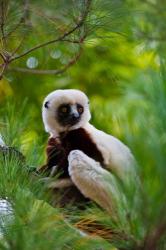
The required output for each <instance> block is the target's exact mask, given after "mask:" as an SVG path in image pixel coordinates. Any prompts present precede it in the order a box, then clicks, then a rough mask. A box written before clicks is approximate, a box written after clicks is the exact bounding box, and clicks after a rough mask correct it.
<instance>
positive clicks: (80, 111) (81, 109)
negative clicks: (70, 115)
mask: <svg viewBox="0 0 166 250" xmlns="http://www.w3.org/2000/svg"><path fill="white" fill-rule="evenodd" d="M77 111H78V113H79V114H82V113H83V111H84V108H83V107H82V106H81V105H80V104H77Z"/></svg>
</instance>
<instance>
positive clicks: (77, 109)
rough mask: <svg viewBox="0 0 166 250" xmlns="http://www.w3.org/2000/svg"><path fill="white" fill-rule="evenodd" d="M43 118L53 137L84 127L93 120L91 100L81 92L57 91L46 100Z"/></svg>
mask: <svg viewBox="0 0 166 250" xmlns="http://www.w3.org/2000/svg"><path fill="white" fill-rule="evenodd" d="M42 116H43V122H44V126H45V130H46V131H47V132H49V133H50V134H51V136H57V135H58V134H59V133H60V132H65V131H69V130H73V129H77V128H80V127H84V126H85V125H86V124H87V123H88V122H89V120H90V118H91V115H90V111H89V100H88V98H87V96H86V95H85V94H84V93H83V92H82V91H80V90H76V89H65V90H61V89H60V90H55V91H53V92H51V93H50V94H49V95H48V96H47V97H46V98H45V99H44V102H43V107H42Z"/></svg>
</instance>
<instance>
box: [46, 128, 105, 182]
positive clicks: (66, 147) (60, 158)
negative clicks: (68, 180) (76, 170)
mask: <svg viewBox="0 0 166 250" xmlns="http://www.w3.org/2000/svg"><path fill="white" fill-rule="evenodd" d="M59 139H60V142H61V143H59V142H58V140H57V139H55V138H50V139H49V141H48V145H47V150H46V151H47V157H48V159H47V166H48V168H51V167H53V166H55V165H58V169H59V170H60V171H62V172H63V174H62V177H63V178H64V177H68V176H69V174H68V155H69V153H70V152H71V151H72V150H76V149H78V150H81V151H83V152H84V153H85V154H86V155H88V156H89V157H91V158H93V159H94V160H96V161H98V162H100V163H101V165H103V164H104V159H103V156H102V154H101V152H100V151H99V150H98V148H97V146H96V144H95V143H94V142H93V141H92V139H91V138H90V135H89V134H88V133H87V132H86V131H85V129H83V128H79V129H75V130H71V131H69V132H68V133H61V134H60V138H59Z"/></svg>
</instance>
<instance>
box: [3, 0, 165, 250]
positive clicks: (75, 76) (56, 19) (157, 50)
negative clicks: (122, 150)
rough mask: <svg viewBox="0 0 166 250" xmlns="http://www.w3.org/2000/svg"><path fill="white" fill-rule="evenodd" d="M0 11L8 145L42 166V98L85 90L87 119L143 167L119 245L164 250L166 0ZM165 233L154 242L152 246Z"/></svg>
mask: <svg viewBox="0 0 166 250" xmlns="http://www.w3.org/2000/svg"><path fill="white" fill-rule="evenodd" d="M0 6H1V9H0V34H1V43H0V55H1V57H0V67H1V68H0V69H1V73H0V75H1V78H2V79H1V80H0V133H1V134H2V137H3V138H4V140H5V142H6V143H7V144H8V145H10V146H17V147H18V148H19V149H20V150H21V151H22V152H23V153H24V154H25V156H26V158H27V161H28V163H29V164H32V165H34V166H36V165H40V164H42V163H43V162H44V158H45V155H44V147H45V145H46V141H47V137H48V135H47V134H46V132H45V131H44V127H43V123H42V119H41V106H42V101H43V99H44V97H45V96H46V95H47V94H48V93H49V92H51V91H53V90H56V89H64V88H76V89H80V90H83V91H84V92H85V93H86V94H87V95H88V96H89V98H90V106H91V111H92V121H91V122H92V123H93V124H94V125H95V126H96V127H97V128H99V129H102V130H104V131H105V132H107V133H110V134H112V135H114V136H116V137H118V138H119V139H121V140H122V141H124V142H125V143H126V144H127V145H128V146H129V147H130V148H131V150H132V152H133V154H134V156H135V158H136V160H137V162H138V165H139V176H140V180H141V185H142V193H141V194H139V195H140V197H139V198H140V201H141V202H140V206H138V207H135V206H134V205H133V206H131V207H132V209H134V211H133V214H131V215H130V216H131V217H130V219H131V221H130V219H129V218H128V217H126V214H123V215H124V217H123V219H124V220H123V222H124V224H123V223H121V225H120V226H119V228H120V229H121V228H122V229H123V230H126V232H127V233H128V234H131V235H132V237H131V238H128V240H124V239H123V240H122V241H124V242H123V244H124V245H123V247H124V248H121V249H127V250H129V249H134V250H136V249H149V250H150V249H151V250H153V249H154V250H155V249H166V248H165V247H166V245H165V244H166V243H165V236H166V213H165V211H166V193H165V176H166V167H165V162H166V132H165V131H166V67H165V64H166V34H165V30H166V1H165V0H145V1H142V0H134V1H130V0H124V1H123V0H115V1H112V0H110V1H107V0H92V1H88V0H62V1H53V0H44V1H42V2H41V1H37V0H34V1H28V0H25V1H21V0H20V1H3V0H1V1H0ZM73 27H76V29H75V30H74V31H73V32H71V33H70V34H69V35H67V36H65V39H63V38H62V37H63V35H64V34H66V32H68V31H69V30H72V29H73ZM57 38H58V39H59V40H58V41H54V42H51V43H50V44H49V45H47V46H41V47H40V46H39V47H40V48H39V49H35V50H34V49H33V48H34V47H35V46H38V45H41V44H43V43H47V42H49V41H52V40H56V39H57ZM31 49H32V50H33V51H31ZM27 51H28V53H27ZM131 207H130V211H131V210H132V209H131ZM121 209H122V210H123V208H121ZM121 215H122V214H121ZM121 219H122V218H121ZM129 221H130V223H129ZM161 222H162V223H161ZM163 225H164V226H163ZM161 228H162V230H161V231H159V232H160V236H158V238H157V240H156V242H157V243H156V242H155V243H154V242H153V241H151V242H150V243H149V241H148V240H147V243H146V239H149V238H150V237H151V232H153V233H154V232H155V230H154V229H156V231H157V229H159V230H160V229H161ZM157 232H158V231H157ZM157 232H156V235H157ZM152 235H153V234H152ZM148 237H149V238H148ZM154 238H155V237H154ZM133 239H134V240H133ZM155 239H156V238H155ZM128 242H129V243H128ZM142 242H143V243H142ZM158 242H160V244H158ZM152 243H153V244H152ZM134 244H135V245H134ZM150 244H151V245H150ZM155 244H158V248H155V247H156V245H155ZM115 245H116V246H119V245H118V243H117V244H115ZM136 245H137V247H138V246H139V247H140V248H139V247H138V248H137V247H136ZM152 245H153V247H154V248H153V247H152ZM120 246H121V244H120ZM133 246H134V247H133ZM141 246H142V248H141ZM143 246H144V248H143ZM82 249H85V248H82ZM86 249H87V248H86ZM92 249H93V248H92Z"/></svg>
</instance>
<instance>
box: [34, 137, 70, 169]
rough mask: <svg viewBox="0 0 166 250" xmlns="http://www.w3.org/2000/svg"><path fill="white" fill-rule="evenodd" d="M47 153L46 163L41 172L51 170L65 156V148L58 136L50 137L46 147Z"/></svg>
mask: <svg viewBox="0 0 166 250" xmlns="http://www.w3.org/2000/svg"><path fill="white" fill-rule="evenodd" d="M46 155H47V160H46V164H45V165H44V166H42V167H40V168H39V170H38V171H39V172H45V171H47V170H50V169H51V168H52V167H54V166H57V165H59V163H60V161H61V159H63V158H64V155H65V150H64V148H63V147H62V146H61V143H60V141H59V139H58V138H53V137H51V138H49V140H48V143H47V147H46Z"/></svg>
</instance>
